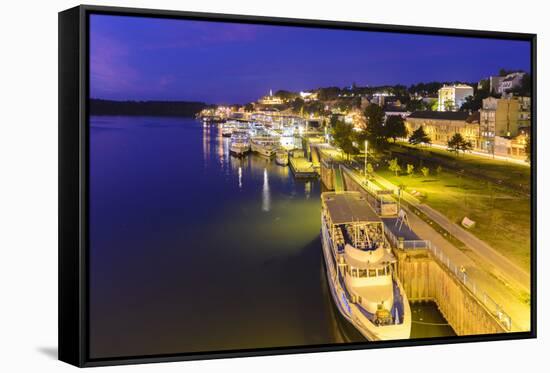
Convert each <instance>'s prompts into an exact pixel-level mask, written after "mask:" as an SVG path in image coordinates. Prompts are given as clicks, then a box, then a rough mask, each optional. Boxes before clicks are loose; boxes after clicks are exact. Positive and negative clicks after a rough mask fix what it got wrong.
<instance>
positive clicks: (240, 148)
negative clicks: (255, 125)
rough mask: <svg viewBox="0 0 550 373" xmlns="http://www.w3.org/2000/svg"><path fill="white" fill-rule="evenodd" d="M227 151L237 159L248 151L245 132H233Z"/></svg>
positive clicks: (248, 140) (248, 143) (247, 138)
mask: <svg viewBox="0 0 550 373" xmlns="http://www.w3.org/2000/svg"><path fill="white" fill-rule="evenodd" d="M229 151H230V152H231V154H234V155H236V156H237V157H241V156H243V155H245V154H246V153H248V152H249V151H250V138H249V137H248V134H247V133H246V132H245V131H233V134H232V135H231V142H230V144H229Z"/></svg>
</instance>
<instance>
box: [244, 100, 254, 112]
mask: <svg viewBox="0 0 550 373" xmlns="http://www.w3.org/2000/svg"><path fill="white" fill-rule="evenodd" d="M244 111H248V112H251V111H254V104H252V103H250V102H249V103H248V104H246V105H244Z"/></svg>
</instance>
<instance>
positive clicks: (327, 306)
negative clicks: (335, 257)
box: [89, 116, 453, 358]
mask: <svg viewBox="0 0 550 373" xmlns="http://www.w3.org/2000/svg"><path fill="white" fill-rule="evenodd" d="M320 192H321V185H320V183H319V181H315V180H314V181H298V180H295V179H294V178H293V176H292V173H291V171H290V170H289V169H288V168H287V167H281V166H278V165H276V164H275V162H273V161H268V160H266V159H264V158H262V157H260V156H256V155H249V156H247V157H246V158H243V159H238V158H234V157H232V156H231V155H230V154H229V143H228V139H227V138H223V137H221V134H220V133H219V131H218V129H217V127H216V126H215V125H206V126H205V125H203V124H202V123H200V122H198V121H196V120H194V119H188V118H152V117H103V116H102V117H92V118H91V120H90V253H89V259H90V268H89V270H90V286H89V310H90V344H89V346H90V357H92V358H105V357H121V356H135V355H159V354H174V353H182V352H200V351H214V350H215V351H219V350H233V349H247V348H262V347H282V346H304V345H326V344H333V343H343V342H360V341H364V339H363V338H362V337H361V335H360V334H359V333H358V332H357V331H356V330H355V329H353V327H351V326H349V325H348V324H347V322H346V321H345V320H343V319H342V317H341V316H340V315H339V314H338V313H337V310H336V308H335V307H334V306H333V304H332V300H331V298H330V294H329V292H328V288H327V286H328V285H327V283H326V278H325V273H324V267H323V261H322V253H321V243H320V240H319V229H320V216H319V213H320V203H319V196H320ZM412 309H413V320H417V321H419V323H413V330H412V337H415V338H422V337H431V336H443V335H452V334H453V332H452V329H451V328H450V327H448V326H441V325H432V324H441V323H445V320H444V319H443V318H442V316H441V314H440V313H439V312H438V310H437V307H436V306H435V305H434V304H433V303H424V304H421V305H413V306H412Z"/></svg>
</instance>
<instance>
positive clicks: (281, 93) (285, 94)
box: [274, 89, 298, 100]
mask: <svg viewBox="0 0 550 373" xmlns="http://www.w3.org/2000/svg"><path fill="white" fill-rule="evenodd" d="M274 96H275V97H279V98H281V99H283V100H292V99H294V98H296V97H297V96H298V94H297V93H295V92H290V91H285V90H283V89H280V90H278V91H277V92H275V94H274Z"/></svg>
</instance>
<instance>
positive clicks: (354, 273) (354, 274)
mask: <svg viewBox="0 0 550 373" xmlns="http://www.w3.org/2000/svg"><path fill="white" fill-rule="evenodd" d="M351 277H357V269H355V268H352V269H351Z"/></svg>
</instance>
